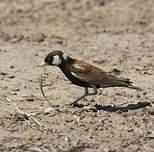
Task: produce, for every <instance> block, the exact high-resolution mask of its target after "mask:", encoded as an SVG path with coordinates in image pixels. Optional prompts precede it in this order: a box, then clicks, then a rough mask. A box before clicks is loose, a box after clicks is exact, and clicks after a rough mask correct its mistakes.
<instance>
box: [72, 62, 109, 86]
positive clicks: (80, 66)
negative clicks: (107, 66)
mask: <svg viewBox="0 0 154 152" xmlns="http://www.w3.org/2000/svg"><path fill="white" fill-rule="evenodd" d="M70 72H71V73H72V75H74V76H76V77H77V78H79V79H80V80H82V81H86V82H88V83H89V84H91V85H93V84H94V85H96V84H99V83H100V82H101V81H102V79H103V78H104V77H106V76H107V75H108V74H107V73H106V72H105V71H103V70H101V69H99V68H97V67H95V66H93V65H90V64H88V63H85V62H83V61H79V60H77V61H76V62H75V63H74V65H73V66H70Z"/></svg>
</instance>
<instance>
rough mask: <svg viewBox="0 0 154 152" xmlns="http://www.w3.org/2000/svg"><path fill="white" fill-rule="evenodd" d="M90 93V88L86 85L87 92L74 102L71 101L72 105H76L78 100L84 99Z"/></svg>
mask: <svg viewBox="0 0 154 152" xmlns="http://www.w3.org/2000/svg"><path fill="white" fill-rule="evenodd" d="M88 95H89V92H88V88H87V87H85V94H84V95H83V96H81V97H79V98H78V99H77V100H75V101H74V102H73V103H71V105H76V104H77V102H78V101H79V100H81V99H83V98H84V97H86V96H88Z"/></svg>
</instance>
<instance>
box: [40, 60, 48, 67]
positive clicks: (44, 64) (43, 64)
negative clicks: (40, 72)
mask: <svg viewBox="0 0 154 152" xmlns="http://www.w3.org/2000/svg"><path fill="white" fill-rule="evenodd" d="M46 65H48V63H47V62H44V61H42V63H41V65H40V66H41V67H42V66H46Z"/></svg>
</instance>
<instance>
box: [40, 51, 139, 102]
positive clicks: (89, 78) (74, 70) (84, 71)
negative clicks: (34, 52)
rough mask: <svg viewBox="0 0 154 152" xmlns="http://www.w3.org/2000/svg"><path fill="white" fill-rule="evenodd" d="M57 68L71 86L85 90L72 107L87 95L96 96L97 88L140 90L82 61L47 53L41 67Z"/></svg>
mask: <svg viewBox="0 0 154 152" xmlns="http://www.w3.org/2000/svg"><path fill="white" fill-rule="evenodd" d="M46 65H51V66H58V67H59V68H60V70H61V71H62V72H63V73H64V74H65V76H66V77H67V78H68V79H69V80H70V81H71V82H72V84H75V85H78V86H81V87H84V88H85V94H84V95H83V96H81V97H80V98H78V99H77V100H76V101H74V102H73V105H75V104H77V102H78V101H79V100H80V99H82V98H84V97H86V96H89V95H96V94H97V93H98V91H97V89H98V88H107V87H126V88H130V89H135V90H139V91H141V90H142V89H141V88H139V87H136V86H133V85H132V82H131V81H130V80H129V79H124V78H118V77H116V76H114V75H111V74H109V73H107V72H105V71H103V70H102V69H100V68H98V67H96V66H93V65H91V64H88V63H86V62H84V61H80V60H77V59H73V58H71V57H69V56H67V55H66V54H65V53H64V52H62V51H60V50H55V51H53V52H51V53H49V54H48V55H47V56H46V57H45V59H44V61H43V62H42V64H41V66H46ZM88 88H93V90H94V92H93V93H89V92H88Z"/></svg>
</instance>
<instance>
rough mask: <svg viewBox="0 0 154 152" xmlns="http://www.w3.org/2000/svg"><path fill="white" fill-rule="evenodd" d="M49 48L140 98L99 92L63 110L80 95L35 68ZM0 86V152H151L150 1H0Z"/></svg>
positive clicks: (57, 74)
mask: <svg viewBox="0 0 154 152" xmlns="http://www.w3.org/2000/svg"><path fill="white" fill-rule="evenodd" d="M55 49H62V50H64V51H65V52H66V53H67V54H68V55H70V56H72V57H74V58H78V59H83V60H85V61H87V62H89V63H92V64H95V65H96V66H98V67H100V68H102V69H104V70H106V71H108V72H111V73H113V74H117V75H119V76H121V77H126V78H127V77H128V78H130V79H131V80H132V81H133V82H134V84H135V85H136V86H139V87H141V88H143V89H144V91H143V92H136V91H134V90H130V89H125V88H108V89H104V90H102V89H101V91H102V93H101V94H100V95H97V96H92V97H87V98H86V99H87V100H82V101H80V104H81V107H70V106H67V104H68V103H70V102H72V101H74V100H75V99H76V98H77V97H79V96H81V95H82V94H83V93H84V89H83V88H80V87H78V86H74V85H72V84H70V82H69V81H68V80H67V79H66V78H65V76H64V75H63V74H62V72H61V71H60V70H59V69H58V68H56V67H47V68H40V66H39V65H40V63H41V61H42V60H43V59H44V57H45V55H46V54H47V53H49V52H51V51H52V50H55ZM41 74H43V75H44V81H43V83H44V84H49V86H46V87H44V90H45V93H46V96H47V97H48V99H49V100H50V102H51V103H52V104H53V105H55V106H57V107H58V110H50V109H49V107H50V106H49V105H48V103H47V102H46V101H45V99H44V98H43V97H42V94H41V92H40V88H39V78H40V75H41ZM0 83H1V85H0V104H1V108H0V151H1V152H3V151H4V152H22V151H28V152H145V151H147V152H153V151H154V116H153V114H154V112H153V111H152V110H153V103H154V1H153V0H1V1H0ZM22 112H25V114H24V113H23V114H22Z"/></svg>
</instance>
